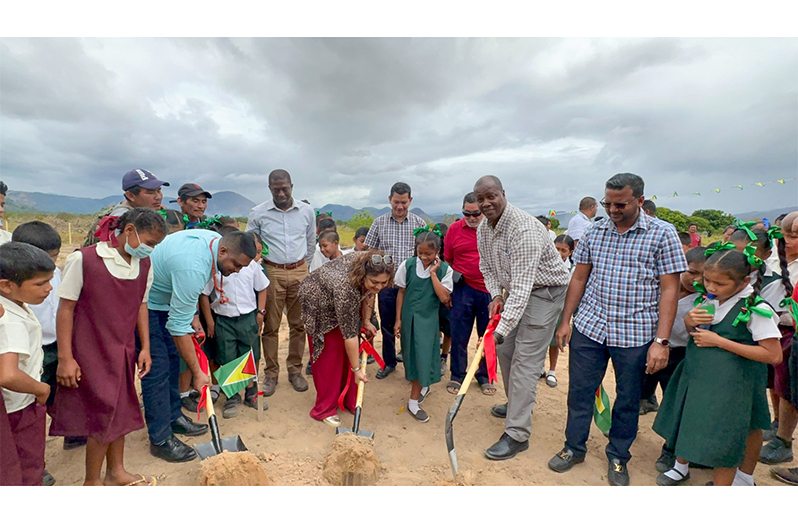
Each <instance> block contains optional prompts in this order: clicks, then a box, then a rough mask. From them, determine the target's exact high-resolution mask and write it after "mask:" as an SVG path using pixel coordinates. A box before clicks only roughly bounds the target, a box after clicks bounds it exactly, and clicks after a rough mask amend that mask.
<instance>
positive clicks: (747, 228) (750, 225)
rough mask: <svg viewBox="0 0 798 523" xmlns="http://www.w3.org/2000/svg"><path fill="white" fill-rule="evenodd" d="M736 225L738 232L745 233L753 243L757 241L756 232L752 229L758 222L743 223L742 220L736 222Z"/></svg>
mask: <svg viewBox="0 0 798 523" xmlns="http://www.w3.org/2000/svg"><path fill="white" fill-rule="evenodd" d="M734 225H735V226H736V227H737V229H738V230H742V231H745V233H746V234H747V235H748V238H749V239H750V240H751V241H754V242H755V241H756V234H754V231H752V230H751V228H753V226H754V225H756V222H741V221H740V220H734Z"/></svg>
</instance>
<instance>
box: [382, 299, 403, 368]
mask: <svg viewBox="0 0 798 523" xmlns="http://www.w3.org/2000/svg"><path fill="white" fill-rule="evenodd" d="M398 294H399V287H385V288H384V289H382V290H381V291H380V294H379V300H378V302H377V306H378V307H379V308H380V330H381V331H382V359H383V360H384V361H385V366H386V367H396V345H395V344H396V340H395V336H394V335H393V327H394V323H396V296H397V295H398Z"/></svg>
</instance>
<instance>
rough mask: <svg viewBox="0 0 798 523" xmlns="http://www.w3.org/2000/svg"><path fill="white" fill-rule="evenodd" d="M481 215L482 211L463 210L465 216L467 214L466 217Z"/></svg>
mask: <svg viewBox="0 0 798 523" xmlns="http://www.w3.org/2000/svg"><path fill="white" fill-rule="evenodd" d="M481 215H482V211H474V212H468V211H463V216H465V217H466V218H476V217H477V216H481Z"/></svg>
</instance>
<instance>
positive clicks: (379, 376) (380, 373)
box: [377, 366, 396, 380]
mask: <svg viewBox="0 0 798 523" xmlns="http://www.w3.org/2000/svg"><path fill="white" fill-rule="evenodd" d="M395 370H396V367H388V366H386V367H385V368H384V369H380V370H378V371H377V379H378V380H382V379H385V378H387V377H388V374H390V373H392V372H393V371H395Z"/></svg>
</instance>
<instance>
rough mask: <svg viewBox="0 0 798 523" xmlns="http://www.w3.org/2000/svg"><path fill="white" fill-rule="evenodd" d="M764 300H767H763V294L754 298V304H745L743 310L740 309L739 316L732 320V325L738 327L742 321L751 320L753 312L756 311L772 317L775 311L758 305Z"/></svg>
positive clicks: (766, 316)
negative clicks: (748, 305)
mask: <svg viewBox="0 0 798 523" xmlns="http://www.w3.org/2000/svg"><path fill="white" fill-rule="evenodd" d="M764 302H765V300H763V299H762V297H761V296H757V297H756V298H754V304H753V305H752V306H750V307H747V306H743V308H742V310H741V311H740V314H738V315H737V317H736V318H734V322H732V327H736V326H737V325H738V324H740V323H748V322H749V321H751V313H752V312H755V313H757V314H759V315H760V316H763V317H765V318H772V317H773V311H771V310H770V309H764V308H762V307H757V305H759V304H760V303H764Z"/></svg>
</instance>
